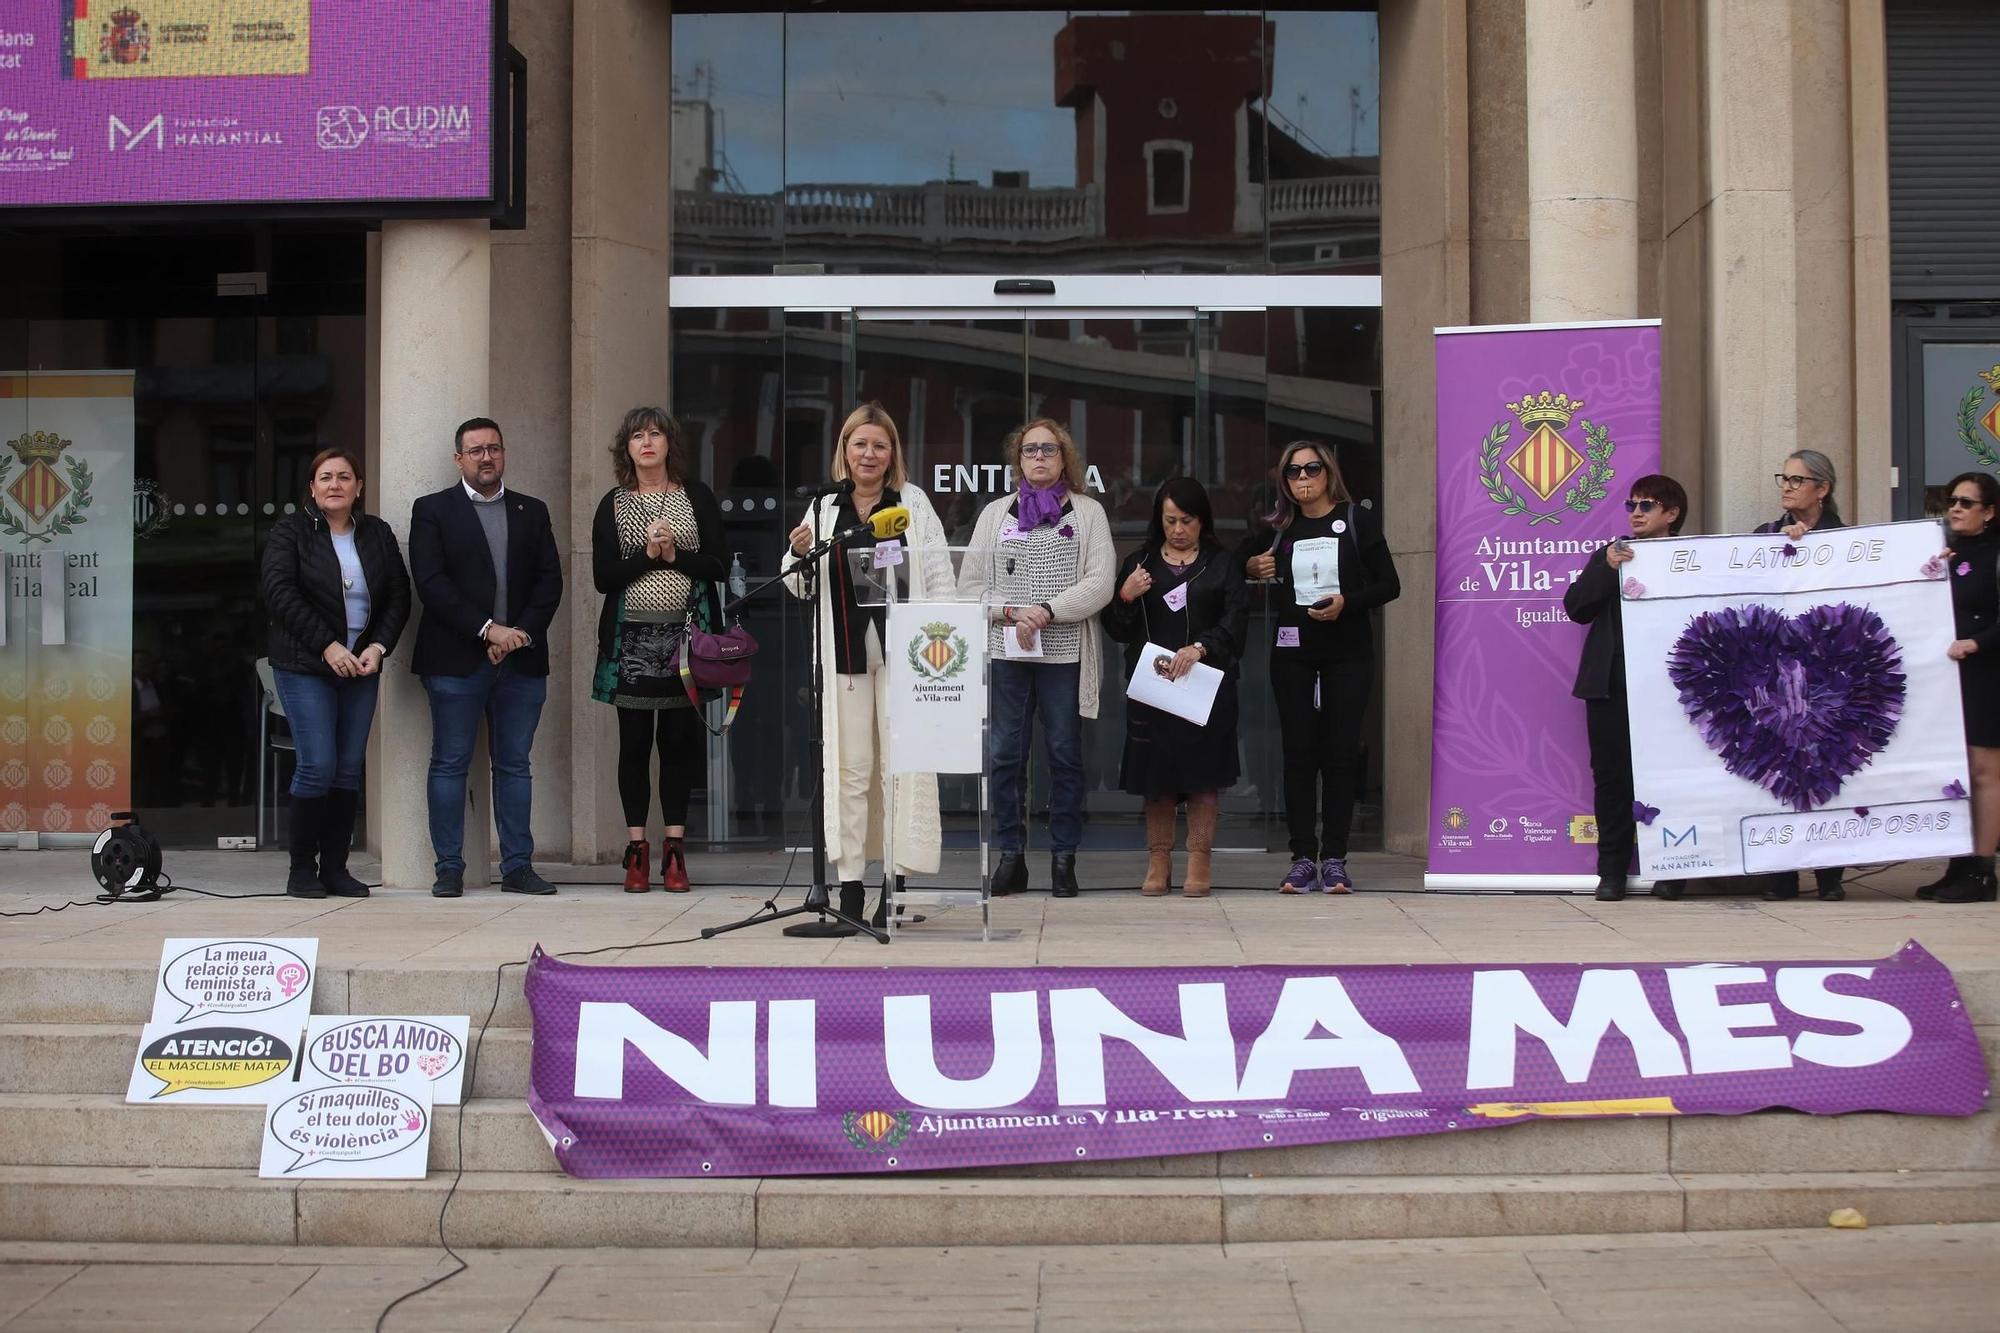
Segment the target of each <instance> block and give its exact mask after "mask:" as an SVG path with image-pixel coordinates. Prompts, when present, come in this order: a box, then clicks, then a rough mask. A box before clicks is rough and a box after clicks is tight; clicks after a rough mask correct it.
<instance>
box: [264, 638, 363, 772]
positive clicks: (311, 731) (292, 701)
mask: <svg viewBox="0 0 2000 1333" xmlns="http://www.w3.org/2000/svg"><path fill="white" fill-rule="evenodd" d="M271 675H272V678H273V683H274V684H275V685H276V687H277V691H278V702H279V703H281V704H283V705H284V708H285V721H286V722H288V723H289V724H290V725H291V728H292V744H293V746H295V747H296V749H295V751H294V757H295V758H296V760H297V763H296V764H295V765H294V766H293V768H292V789H291V790H292V795H294V796H324V795H326V794H327V792H328V791H331V790H334V789H336V788H337V789H339V790H341V791H360V790H361V764H362V761H363V760H364V759H365V758H366V757H367V754H368V728H369V727H371V726H373V725H374V723H375V695H376V692H377V691H378V690H379V689H380V688H381V685H382V678H381V677H380V676H346V677H343V676H315V675H312V674H309V673H307V672H304V671H285V670H283V669H274V670H273V671H272V672H271Z"/></svg>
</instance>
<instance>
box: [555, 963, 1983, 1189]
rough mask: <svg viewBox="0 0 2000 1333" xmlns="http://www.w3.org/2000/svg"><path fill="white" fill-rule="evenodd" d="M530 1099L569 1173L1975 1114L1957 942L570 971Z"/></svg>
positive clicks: (735, 1171) (1094, 1154)
mask: <svg viewBox="0 0 2000 1333" xmlns="http://www.w3.org/2000/svg"><path fill="white" fill-rule="evenodd" d="M527 995H528V1003H529V1006H530V1008H531V1009H532V1012H533V1016H534V1069H533V1079H532V1081H533V1086H532V1087H531V1088H530V1090H529V1093H528V1104H529V1106H530V1108H531V1109H532V1110H533V1111H534V1113H535V1116H536V1118H537V1119H538V1120H540V1122H541V1124H542V1127H543V1128H544V1129H545V1130H546V1131H547V1132H548V1134H549V1135H550V1137H551V1138H552V1139H553V1140H554V1141H555V1150H556V1159H557V1161H558V1162H559V1163H560V1164H561V1165H562V1168H563V1170H565V1171H567V1172H568V1173H569V1174H571V1175H573V1176H586V1177H615V1176H703V1175H713V1176H762V1175H809V1174H818V1173H829V1172H835V1173H852V1172H882V1171H921V1170H928V1169H936V1168H944V1167H968V1166H991V1165H999V1164H1006V1163H1027V1162H1058V1161H1063V1162H1067V1161H1077V1160H1088V1159H1091V1158H1114V1157H1154V1156H1165V1155H1172V1154H1176V1153H1198V1152H1219V1151H1226V1150H1232V1149H1244V1148H1265V1147H1282V1146H1286V1145H1293V1146H1296V1145H1299V1144H1313V1143H1334V1142H1342V1141H1346V1140H1352V1139H1372V1138H1385V1137H1392V1136H1400V1135H1408V1134H1434V1133H1442V1132H1445V1131H1449V1130H1460V1129H1478V1128H1484V1127H1488V1126H1494V1125H1505V1124H1513V1123H1517V1122H1519V1121H1521V1120H1527V1119H1536V1118H1548V1117H1577V1116H1592V1117H1595V1116H1620V1115H1740V1114H1745V1113H1747V1112H1751V1111H1761V1110H1764V1109H1766V1108H1769V1107H1790V1108H1793V1109H1795V1110H1799V1111H1809V1112H1813V1113H1815V1114H1829V1115H1830V1114H1838V1113H1840V1112H1845V1111H1896V1112H1903V1113H1906V1114H1915V1115H1959V1116H1962V1115H1972V1114H1974V1113H1975V1112H1977V1111H1979V1110H1981V1109H1982V1108H1983V1107H1984V1105H1985V1103H1986V1097H1987V1093H1986V1085H1987V1080H1986V1068H1985V1062H1984V1059H1983V1057H1982V1055H1981V1052H1980V1047H1979V1042H1978V1039H1977V1038H1976V1036H1975V1035H1974V1033H1973V1028H1972V1023H1971V1020H1970V1019H1969V1018H1968V1017H1967V1016H1966V1013H1965V1009H1964V1007H1963V1005H1962V1004H1961V1003H1960V1002H1959V999H1958V991H1957V987H1956V986H1955V985H1954V984H1953V982H1952V978H1951V974H1950V972H1949V971H1947V970H1946V969H1945V967H1944V965H1943V964H1941V963H1939V962H1938V961H1937V959H1935V958H1933V957H1931V955H1930V954H1928V953H1926V952H1925V951H1924V950H1923V949H1922V948H1920V947H1919V946H1918V945H1916V944H1915V943H1910V944H1906V945H1904V946H1903V948H1902V950H1901V951H1900V952H1898V953H1897V954H1895V955H1894V956H1893V957H1890V958H1884V959H1879V960H1875V961H1872V962H1852V961H1850V962H1829V963H1743V964H1728V965H1720V966H1718V965H1714V964H1705V963H1704V964H1687V965H1680V964H1658V963H1654V964H1645V965H1638V964H1634V965H1631V966H1617V965H1599V966H1593V967H1587V968H1586V967H1575V966H1567V965H1540V966H1521V967H1509V966H1506V965H1494V966H1484V965H1481V966H1407V965H1405V966H1393V967H1342V968H1298V967H1231V968H1222V967H1213V968H1032V969H998V968H995V969H986V968H950V969H930V968H894V969H888V968H879V969H878V968H870V969H861V968H834V967H828V968H811V969H801V968H695V967H688V968H669V967H578V966H574V965H571V964H567V963H560V962H556V961H553V960H551V959H549V958H547V957H545V956H543V955H541V954H540V952H539V951H537V954H536V957H535V960H534V962H533V964H532V965H531V966H530V968H529V971H528V977H527Z"/></svg>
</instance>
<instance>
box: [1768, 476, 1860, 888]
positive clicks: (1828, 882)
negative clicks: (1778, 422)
mask: <svg viewBox="0 0 2000 1333" xmlns="http://www.w3.org/2000/svg"><path fill="white" fill-rule="evenodd" d="M1774 480H1776V481H1777V483H1778V503H1779V504H1781V505H1783V506H1784V507H1785V512H1784V515H1783V516H1782V517H1779V518H1774V519H1772V520H1771V521H1770V522H1769V523H1765V524H1763V525H1762V526H1760V527H1759V528H1758V529H1757V531H1758V532H1762V533H1770V534H1781V535H1783V536H1785V537H1787V538H1789V539H1790V540H1792V541H1798V540H1800V539H1801V538H1803V537H1804V536H1805V535H1806V534H1807V533H1809V532H1830V531H1832V530H1833V529H1835V528H1844V527H1846V526H1847V523H1846V521H1845V520H1843V519H1842V518H1841V517H1840V507H1839V506H1838V505H1836V504H1835V503H1834V499H1833V492H1834V487H1835V485H1836V483H1837V482H1838V481H1839V480H1840V477H1839V474H1838V473H1836V472H1835V471H1834V470H1833V460H1832V459H1830V458H1828V457H1827V456H1826V455H1825V454H1823V453H1821V452H1820V451H1819V450H1817V449H1801V450H1799V451H1798V452H1797V453H1794V454H1792V455H1790V456H1789V457H1787V458H1786V459H1785V466H1784V468H1783V470H1781V471H1779V472H1777V473H1775V474H1774ZM1844 870H1845V867H1842V866H1821V867H1819V868H1818V869H1817V870H1815V871H1813V879H1814V880H1815V881H1816V883H1817V884H1818V887H1819V896H1820V901H1821V902H1829V903H1837V902H1839V901H1840V900H1841V899H1843V898H1845V897H1846V896H1847V890H1846V889H1844V888H1842V887H1841V885H1840V881H1841V876H1842V874H1843V873H1844ZM1762 878H1763V880H1764V897H1765V898H1766V899H1767V900H1769V901H1771V902H1779V901H1783V900H1785V899H1789V898H1796V897H1798V896H1799V875H1798V872H1797V871H1796V870H1792V871H1780V872H1779V873H1777V874H1775V875H1766V876H1763V877H1762Z"/></svg>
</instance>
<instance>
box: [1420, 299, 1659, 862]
mask: <svg viewBox="0 0 2000 1333" xmlns="http://www.w3.org/2000/svg"><path fill="white" fill-rule="evenodd" d="M1437 384H1438V408H1437V414H1438V441H1437V468H1438V485H1437V646H1436V669H1435V671H1436V674H1435V677H1434V698H1433V701H1432V705H1431V707H1432V726H1433V730H1432V737H1431V854H1430V872H1429V878H1430V879H1431V881H1432V882H1436V880H1437V877H1439V876H1465V877H1474V882H1477V880H1479V879H1484V880H1490V881H1494V882H1495V883H1496V884H1499V883H1504V882H1505V881H1506V879H1507V877H1509V876H1515V877H1520V878H1522V879H1523V880H1529V881H1540V882H1541V883H1542V884H1543V885H1545V886H1547V887H1551V888H1555V887H1563V886H1562V885H1558V884H1554V883H1550V882H1549V881H1548V877H1549V876H1551V875H1580V876H1588V877H1590V878H1591V879H1593V880H1594V879H1595V872H1596V868H1597V861H1596V843H1597V821H1596V818H1595V817H1594V815H1593V814H1592V811H1591V782H1590V750H1589V746H1588V744H1587V743H1586V741H1585V738H1584V726H1583V704H1582V703H1581V702H1579V701H1578V700H1576V699H1573V698H1571V697H1570V692H1569V691H1570V685H1571V684H1572V682H1574V680H1575V679H1576V663H1577V655H1578V653H1579V652H1580V651H1581V650H1582V648H1583V634H1584V631H1583V627H1582V626H1580V625H1573V624H1571V623H1570V621H1569V619H1568V617H1566V616H1565V615H1564V614H1563V606H1562V598H1563V591H1564V589H1566V588H1568V587H1569V585H1570V582H1571V580H1573V579H1574V578H1575V577H1576V575H1577V574H1578V573H1580V572H1581V571H1582V569H1583V566H1584V563H1585V562H1586V561H1587V560H1588V559H1589V558H1590V553H1591V552H1592V551H1594V550H1596V549H1597V548H1598V547H1600V546H1602V545H1604V544H1605V543H1606V542H1607V541H1609V540H1610V539H1611V538H1613V537H1615V536H1617V535H1618V534H1620V533H1622V532H1626V531H1628V530H1629V529H1628V527H1627V524H1626V519H1625V510H1624V506H1623V501H1624V499H1625V496H1626V493H1627V488H1628V487H1629V486H1630V485H1631V483H1632V482H1633V481H1634V480H1636V479H1637V478H1639V477H1643V476H1645V475H1646V474H1647V473H1650V472H1657V471H1659V464H1660V329H1659V324H1658V323H1657V322H1652V323H1647V324H1632V325H1624V324H1620V325H1609V326H1606V325H1598V326H1584V327H1564V326H1560V325H1552V326H1549V327H1546V328H1535V327H1518V326H1516V327H1509V328H1499V329H1492V330H1485V329H1461V330H1450V331H1440V332H1439V334H1438V337H1437ZM1446 882H1447V883H1449V882H1450V881H1446ZM1531 886H1532V885H1524V887H1531Z"/></svg>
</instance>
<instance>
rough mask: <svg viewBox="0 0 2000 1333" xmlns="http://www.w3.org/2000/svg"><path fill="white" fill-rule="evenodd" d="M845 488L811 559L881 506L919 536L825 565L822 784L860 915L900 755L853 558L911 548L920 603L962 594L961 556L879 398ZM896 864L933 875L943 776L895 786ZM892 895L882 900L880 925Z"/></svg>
mask: <svg viewBox="0 0 2000 1333" xmlns="http://www.w3.org/2000/svg"><path fill="white" fill-rule="evenodd" d="M832 475H833V478H834V480H835V481H848V480H852V481H853V483H854V489H853V491H852V493H850V494H847V495H828V496H822V497H820V498H819V499H818V500H815V501H814V502H813V504H812V507H811V508H810V509H808V510H807V511H806V516H805V519H804V521H802V522H801V523H800V524H799V526H798V527H796V528H794V529H792V533H791V550H792V553H793V554H794V555H804V554H805V553H806V552H807V551H809V550H811V549H812V547H813V546H814V545H816V544H817V543H818V542H819V541H820V540H822V539H824V538H825V537H828V536H831V535H833V534H834V533H836V532H842V531H845V530H846V529H848V528H851V527H853V526H855V525H856V524H858V523H861V522H864V521H866V520H867V518H868V517H869V515H871V514H873V513H874V512H875V511H876V510H878V509H887V508H892V507H895V506H898V505H900V506H902V507H903V508H905V509H908V510H909V511H910V526H909V530H908V531H907V532H905V533H903V534H902V535H901V536H900V537H895V538H890V539H889V541H888V542H887V543H878V542H877V540H876V538H875V537H874V536H873V535H872V534H869V533H863V534H862V535H860V536H858V537H853V538H850V539H848V540H847V541H846V542H844V543H842V544H841V545H840V546H839V547H837V548H835V549H834V550H833V551H831V552H829V553H828V554H826V555H824V556H821V557H820V559H819V562H818V574H819V578H818V585H819V611H818V615H819V663H820V675H821V679H822V697H823V699H824V701H825V706H824V708H823V709H822V723H821V736H822V739H823V740H824V742H825V743H824V747H823V753H822V758H821V772H820V783H821V791H822V792H823V793H824V795H825V799H824V801H823V802H822V804H823V807H824V821H825V825H826V848H827V856H828V858H829V859H830V860H831V862H832V864H833V868H834V874H835V877H836V878H837V879H838V880H839V881H840V903H839V906H840V910H841V911H842V912H843V913H845V914H846V915H848V916H851V917H859V916H860V915H861V914H862V912H863V911H864V910H865V908H866V904H867V890H866V888H865V887H864V885H863V883H862V877H863V875H864V874H865V872H866V869H867V865H868V862H869V861H871V860H875V859H879V858H880V857H881V856H882V855H883V844H884V840H885V838H884V833H885V831H884V827H883V822H884V821H883V813H884V812H883V799H882V797H883V791H884V787H885V775H886V772H887V762H886V761H887V758H888V753H889V709H888V696H889V671H888V667H887V665H886V658H885V654H884V652H883V644H884V642H885V640H886V639H887V637H888V626H887V608H886V607H883V606H879V605H877V606H867V605H863V604H862V600H861V597H860V596H859V595H857V592H856V588H855V584H854V580H853V578H852V576H851V572H850V568H849V563H848V560H847V557H846V553H847V552H849V551H862V552H871V551H873V550H874V549H875V548H876V547H877V546H878V545H881V544H897V545H900V546H901V547H902V548H903V551H902V567H903V568H904V569H905V570H907V572H908V580H909V581H908V592H907V593H906V594H904V596H905V597H906V598H907V599H908V600H910V601H925V600H933V601H944V600H950V599H951V598H952V597H953V596H954V579H953V575H952V568H951V557H950V556H949V555H947V554H946V553H945V551H944V547H945V545H946V542H945V534H944V525H943V524H941V523H940V522H939V521H938V516H937V511H936V510H934V509H932V508H931V502H930V501H929V500H928V499H927V498H925V496H924V493H923V492H922V491H920V490H918V489H917V488H916V487H914V486H911V485H909V484H907V481H906V477H905V471H904V466H903V442H902V439H901V437H900V436H899V435H898V434H897V432H896V423H895V421H894V420H893V419H892V418H891V417H890V416H889V414H888V413H887V412H886V411H884V410H883V409H882V406H881V404H879V403H863V404H862V405H861V406H860V407H857V408H855V409H854V411H853V412H851V413H849V414H848V417H847V420H846V422H845V423H844V424H843V425H842V426H841V428H840V442H839V443H838V444H836V445H835V446H834V451H833V463H832ZM785 586H786V587H787V588H788V589H789V590H790V591H791V592H792V594H793V595H794V596H797V597H803V596H805V595H806V588H805V583H804V580H803V579H802V578H801V577H800V576H799V575H797V574H793V575H791V576H789V577H788V578H787V579H786V580H785ZM895 793H896V794H895V802H894V810H893V815H894V828H893V837H892V838H890V839H889V841H891V842H893V844H894V847H895V852H894V855H895V860H896V864H895V867H894V868H893V870H892V869H890V868H888V867H884V870H883V879H884V888H885V890H886V888H887V880H888V877H889V875H891V874H895V875H906V874H908V875H934V874H936V873H937V868H938V848H939V843H940V841H941V839H942V834H941V830H940V826H939V822H938V786H937V777H936V775H934V774H930V773H905V774H901V775H899V776H897V778H896V780H895ZM887 896H888V895H887V893H886V892H885V893H884V895H883V900H882V901H880V902H878V903H877V904H876V905H875V922H876V924H877V925H880V924H881V923H882V921H883V919H884V917H885V915H886V911H887Z"/></svg>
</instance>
